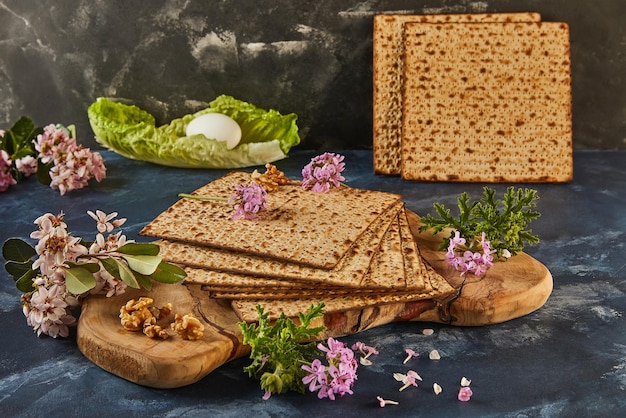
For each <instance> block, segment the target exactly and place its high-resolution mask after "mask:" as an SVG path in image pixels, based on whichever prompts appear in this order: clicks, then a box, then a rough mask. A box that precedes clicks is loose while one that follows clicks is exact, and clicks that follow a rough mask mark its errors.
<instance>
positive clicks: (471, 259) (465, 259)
mask: <svg viewBox="0 0 626 418" xmlns="http://www.w3.org/2000/svg"><path fill="white" fill-rule="evenodd" d="M465 243H466V240H465V238H462V237H461V236H460V234H459V231H455V233H454V237H452V238H451V239H450V243H449V245H448V252H447V253H446V261H447V262H448V264H450V265H451V266H453V267H454V268H455V269H456V270H458V271H460V272H461V275H462V276H463V275H465V274H466V273H474V275H476V276H480V275H482V274H484V273H485V272H486V271H487V270H488V269H489V268H490V267H492V266H493V255H492V254H493V253H495V252H496V251H495V250H491V248H490V244H489V241H488V240H487V239H486V238H485V233H484V232H483V233H482V236H481V240H480V246H481V249H482V253H481V252H473V251H471V250H465V251H464V252H463V254H462V255H459V254H458V252H457V246H463V245H465Z"/></svg>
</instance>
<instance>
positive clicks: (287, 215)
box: [141, 172, 400, 269]
mask: <svg viewBox="0 0 626 418" xmlns="http://www.w3.org/2000/svg"><path fill="white" fill-rule="evenodd" d="M250 181H251V177H250V175H249V174H247V173H239V172H234V173H231V174H229V175H226V176H224V177H222V178H220V179H217V180H215V181H213V182H211V183H209V184H207V185H205V186H203V187H201V188H200V189H198V190H196V191H195V192H194V194H197V195H206V196H215V197H228V196H230V195H231V194H232V193H233V192H234V184H236V183H244V184H247V183H249V182H250ZM399 200H400V196H399V195H396V194H392V193H385V192H378V191H372V190H361V189H353V188H349V187H341V188H336V189H333V190H331V192H329V193H316V192H312V191H307V190H303V189H302V188H301V187H300V186H299V185H291V184H289V185H284V186H281V187H279V188H278V190H276V191H273V192H271V193H268V196H267V201H268V210H267V211H263V212H260V213H259V217H258V218H257V219H255V220H238V221H233V220H232V219H231V216H232V207H231V205H229V204H227V203H225V202H214V201H200V200H194V199H181V200H179V201H178V202H176V203H175V204H174V205H172V206H171V207H170V208H168V209H167V210H166V211H165V212H163V213H161V214H160V215H158V216H157V217H156V218H155V219H154V220H153V221H152V222H150V223H149V224H148V225H146V227H144V228H143V230H142V231H141V233H142V234H143V235H149V236H154V237H158V238H164V239H168V240H178V241H185V242H190V243H195V244H199V245H207V246H210V247H214V248H224V249H229V250H233V251H241V252H246V253H251V254H256V255H259V256H263V257H268V258H273V259H279V260H284V261H288V262H292V263H298V264H303V265H308V266H312V267H317V268H326V269H330V268H333V267H334V266H335V265H336V264H337V263H338V262H339V260H341V258H342V257H343V256H344V255H345V253H346V252H347V251H348V250H349V249H350V248H351V247H352V245H353V244H354V242H355V241H356V240H357V239H358V238H359V236H360V235H361V234H362V233H363V232H364V231H365V230H366V229H367V227H368V226H369V225H370V224H371V223H372V222H374V221H375V220H376V219H377V218H378V217H379V216H380V215H381V214H382V213H384V212H385V211H386V210H387V209H389V208H390V207H391V206H392V205H394V204H395V203H396V202H398V201H399Z"/></svg>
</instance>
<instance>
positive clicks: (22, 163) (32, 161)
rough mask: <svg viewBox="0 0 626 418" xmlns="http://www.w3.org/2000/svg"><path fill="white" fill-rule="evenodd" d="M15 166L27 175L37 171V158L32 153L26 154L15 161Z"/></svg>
mask: <svg viewBox="0 0 626 418" xmlns="http://www.w3.org/2000/svg"><path fill="white" fill-rule="evenodd" d="M15 168H17V171H19V172H20V173H22V174H23V175H25V176H26V177H28V176H30V175H31V174H35V173H36V172H37V159H36V158H35V157H33V156H32V155H27V156H26V157H24V158H20V159H19V160H17V161H15Z"/></svg>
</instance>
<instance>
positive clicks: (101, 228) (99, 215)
mask: <svg viewBox="0 0 626 418" xmlns="http://www.w3.org/2000/svg"><path fill="white" fill-rule="evenodd" d="M87 214H88V215H89V216H90V217H91V218H92V219H93V220H94V221H96V222H97V229H98V232H100V233H101V234H102V233H105V232H111V231H112V230H113V229H114V228H117V227H120V226H122V225H124V223H125V222H126V218H122V219H115V218H116V217H117V212H113V213H110V214H108V215H107V214H106V213H104V212H102V211H101V210H96V213H94V212H93V211H90V210H88V211H87Z"/></svg>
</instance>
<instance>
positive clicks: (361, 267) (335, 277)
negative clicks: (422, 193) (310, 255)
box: [157, 202, 404, 287]
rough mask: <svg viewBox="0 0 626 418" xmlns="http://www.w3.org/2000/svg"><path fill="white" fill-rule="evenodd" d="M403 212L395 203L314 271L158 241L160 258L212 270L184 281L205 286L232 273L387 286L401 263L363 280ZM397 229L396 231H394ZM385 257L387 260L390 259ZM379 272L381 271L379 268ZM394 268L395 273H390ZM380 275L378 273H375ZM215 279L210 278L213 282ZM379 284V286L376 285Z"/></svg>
mask: <svg viewBox="0 0 626 418" xmlns="http://www.w3.org/2000/svg"><path fill="white" fill-rule="evenodd" d="M402 209H403V204H402V203H401V202H400V203H396V204H395V205H393V206H392V207H391V208H389V210H387V211H386V212H385V213H384V214H383V215H381V216H380V217H378V218H377V219H376V220H375V221H374V222H372V224H370V226H368V228H367V229H366V230H365V231H364V233H363V234H361V236H360V237H359V238H358V239H357V241H356V242H355V243H354V244H353V246H352V247H351V248H350V250H349V251H348V252H347V253H346V256H345V257H343V258H342V259H341V260H340V261H339V263H338V264H337V265H336V266H335V268H333V269H330V270H328V269H318V268H314V267H310V266H304V265H301V264H294V263H288V262H285V261H282V260H274V259H267V258H264V257H261V256H258V255H254V254H246V253H241V252H234V251H228V250H219V249H214V248H210V247H203V246H199V245H193V244H187V243H183V242H169V241H158V242H157V243H158V244H159V246H160V248H161V251H160V253H159V254H160V255H161V256H162V257H163V258H164V259H165V260H167V261H170V262H173V263H181V264H185V265H187V266H193V267H200V268H203V269H207V270H215V271H216V272H215V273H204V274H202V275H201V274H199V273H198V272H195V273H194V274H192V275H190V276H189V277H188V278H187V279H186V280H187V281H196V280H198V283H204V284H206V281H207V280H209V279H210V276H213V277H224V275H223V274H218V272H229V273H234V274H233V275H231V277H230V278H229V280H231V281H233V280H235V278H238V277H241V276H242V275H246V276H255V277H257V278H258V277H263V278H273V279H279V280H283V281H289V280H291V281H296V282H298V283H300V284H301V285H304V284H306V283H307V282H313V283H316V284H318V285H321V284H325V285H337V286H347V287H362V286H368V285H369V286H375V287H381V286H382V287H389V285H388V284H387V283H388V282H389V279H388V277H390V276H391V275H393V274H395V275H399V274H401V275H402V276H403V277H404V268H403V265H402V263H401V262H400V263H399V264H398V263H395V264H393V265H391V266H389V270H387V271H386V274H385V275H384V276H383V277H382V278H381V277H378V276H375V277H374V278H373V279H372V280H369V281H368V283H364V277H365V276H366V274H367V273H368V271H369V270H370V268H371V267H370V266H371V263H372V257H373V256H374V254H376V253H377V249H378V248H379V247H380V243H381V241H383V240H384V241H388V240H393V239H397V238H395V237H393V236H390V234H392V233H394V231H393V230H392V231H389V228H390V225H391V224H392V223H395V224H397V223H398V213H399V212H401V211H402ZM396 229H397V228H396ZM393 256H394V255H393V254H389V257H388V258H390V257H393ZM381 269H382V268H381ZM392 269H395V270H396V272H395V273H393V272H390V270H391V271H393V270H392ZM379 275H380V274H379ZM215 281H216V280H215V279H213V282H215ZM380 282H382V284H381V283H380ZM240 284H241V283H240Z"/></svg>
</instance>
